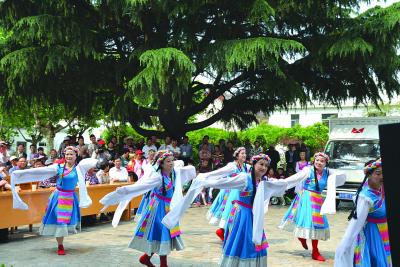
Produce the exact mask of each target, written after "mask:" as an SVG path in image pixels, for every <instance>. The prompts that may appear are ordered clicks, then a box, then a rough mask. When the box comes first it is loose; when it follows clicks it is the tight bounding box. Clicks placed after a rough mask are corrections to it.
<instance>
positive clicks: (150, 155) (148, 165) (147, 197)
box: [135, 149, 156, 218]
mask: <svg viewBox="0 0 400 267" xmlns="http://www.w3.org/2000/svg"><path fill="white" fill-rule="evenodd" d="M155 153H156V152H155V151H154V150H153V149H150V150H149V152H148V157H147V159H146V160H147V162H146V165H145V166H143V172H144V173H143V176H142V177H149V175H148V174H146V172H147V171H150V172H151V170H152V169H151V168H153V163H154V159H155V155H156V154H155ZM151 193H152V192H151V191H148V192H147V193H145V194H143V197H142V200H141V201H140V204H139V207H138V209H137V211H136V214H135V217H138V218H140V216H141V215H142V213H143V211H144V210H145V209H146V208H147V206H148V204H149V201H150V196H151Z"/></svg>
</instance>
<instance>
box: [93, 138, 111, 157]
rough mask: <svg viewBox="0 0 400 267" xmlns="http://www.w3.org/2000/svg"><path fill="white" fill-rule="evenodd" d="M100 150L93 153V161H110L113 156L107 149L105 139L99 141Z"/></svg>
mask: <svg viewBox="0 0 400 267" xmlns="http://www.w3.org/2000/svg"><path fill="white" fill-rule="evenodd" d="M97 144H98V148H97V149H96V150H95V151H94V152H93V154H92V159H105V160H110V159H111V155H110V153H108V151H107V149H106V148H105V146H104V145H105V144H106V142H105V141H104V140H103V139H99V140H98V141H97Z"/></svg>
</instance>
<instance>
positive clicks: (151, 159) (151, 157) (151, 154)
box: [146, 149, 157, 164]
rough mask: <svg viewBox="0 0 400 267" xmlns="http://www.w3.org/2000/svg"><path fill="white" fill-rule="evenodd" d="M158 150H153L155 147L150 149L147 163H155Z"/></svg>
mask: <svg viewBox="0 0 400 267" xmlns="http://www.w3.org/2000/svg"><path fill="white" fill-rule="evenodd" d="M156 151H157V150H153V149H150V150H149V152H148V154H147V158H146V160H147V164H153V163H154V159H155V157H156Z"/></svg>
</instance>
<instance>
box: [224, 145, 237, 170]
mask: <svg viewBox="0 0 400 267" xmlns="http://www.w3.org/2000/svg"><path fill="white" fill-rule="evenodd" d="M233 152H235V150H234V149H233V143H232V142H231V141H228V142H227V143H226V147H225V150H224V165H226V164H228V163H229V162H232V161H233Z"/></svg>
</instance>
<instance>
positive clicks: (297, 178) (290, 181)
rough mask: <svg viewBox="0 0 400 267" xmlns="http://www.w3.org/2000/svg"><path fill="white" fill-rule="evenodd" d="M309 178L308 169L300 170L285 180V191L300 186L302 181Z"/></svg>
mask: <svg viewBox="0 0 400 267" xmlns="http://www.w3.org/2000/svg"><path fill="white" fill-rule="evenodd" d="M308 176H310V168H309V167H305V168H304V169H302V170H301V171H300V172H298V173H295V174H293V175H292V176H289V177H288V178H286V179H285V181H286V183H287V187H286V190H288V189H290V188H293V187H295V186H296V185H298V184H300V183H301V182H302V181H304V179H307V177H308Z"/></svg>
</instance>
